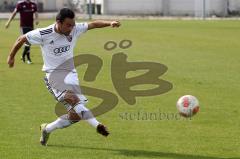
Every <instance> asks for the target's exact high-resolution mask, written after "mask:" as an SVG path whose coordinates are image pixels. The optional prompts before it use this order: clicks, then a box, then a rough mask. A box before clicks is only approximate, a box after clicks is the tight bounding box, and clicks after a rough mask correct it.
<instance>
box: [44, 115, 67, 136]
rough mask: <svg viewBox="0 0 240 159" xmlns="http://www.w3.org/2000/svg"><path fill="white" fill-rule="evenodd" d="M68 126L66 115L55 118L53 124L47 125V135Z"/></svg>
mask: <svg viewBox="0 0 240 159" xmlns="http://www.w3.org/2000/svg"><path fill="white" fill-rule="evenodd" d="M70 125H71V122H70V121H69V120H68V118H67V114H65V115H63V116H61V117H59V118H57V120H55V121H54V122H52V123H49V124H47V126H46V131H47V133H51V132H52V131H54V130H56V129H62V128H66V127H68V126H70Z"/></svg>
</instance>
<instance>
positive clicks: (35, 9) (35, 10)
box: [34, 3, 38, 12]
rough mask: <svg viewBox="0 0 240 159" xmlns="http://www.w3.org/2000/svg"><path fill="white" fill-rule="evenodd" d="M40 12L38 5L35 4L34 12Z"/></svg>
mask: <svg viewBox="0 0 240 159" xmlns="http://www.w3.org/2000/svg"><path fill="white" fill-rule="evenodd" d="M37 11H38V7H37V4H36V3H34V12H37Z"/></svg>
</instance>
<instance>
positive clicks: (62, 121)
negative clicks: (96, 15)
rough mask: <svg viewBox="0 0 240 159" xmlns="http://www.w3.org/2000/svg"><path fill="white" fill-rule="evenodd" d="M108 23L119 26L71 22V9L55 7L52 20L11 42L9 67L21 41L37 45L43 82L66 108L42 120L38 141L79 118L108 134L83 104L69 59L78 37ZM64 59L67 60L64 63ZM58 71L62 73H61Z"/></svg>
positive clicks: (46, 139)
mask: <svg viewBox="0 0 240 159" xmlns="http://www.w3.org/2000/svg"><path fill="white" fill-rule="evenodd" d="M108 26H111V27H119V26H120V22H118V21H102V20H98V21H93V22H89V23H75V14H74V12H73V11H72V10H70V9H68V8H63V9H61V10H60V11H59V13H58V15H57V17H56V23H55V24H52V25H50V26H48V27H46V28H41V29H35V30H33V31H30V32H28V33H27V34H25V35H22V36H20V37H19V38H18V39H17V41H16V42H15V44H14V45H13V47H12V49H11V51H10V54H9V56H8V61H7V62H8V64H9V67H10V68H12V67H13V66H14V61H15V60H14V57H15V55H16V53H17V52H18V50H19V49H20V48H21V46H22V45H23V44H24V43H25V42H27V43H30V44H32V45H34V44H35V45H40V47H41V51H42V56H43V61H44V65H43V69H42V70H43V71H44V72H46V77H45V83H46V86H47V88H48V90H49V92H50V93H52V94H53V95H54V97H55V99H56V100H57V101H59V102H62V103H63V104H64V106H65V108H66V109H67V111H68V114H65V115H63V116H61V117H59V118H58V119H57V120H55V121H53V122H52V123H44V124H42V125H41V126H40V130H41V137H40V143H41V144H42V145H44V146H46V145H47V141H48V138H49V135H50V133H51V132H53V131H54V130H56V129H61V128H66V127H68V126H70V125H72V124H74V123H76V122H78V121H80V120H81V119H82V120H86V121H87V122H88V123H89V124H90V125H92V126H93V127H95V128H96V130H97V132H98V133H100V134H102V135H103V136H108V134H109V132H108V130H107V128H106V127H105V126H104V125H103V124H101V123H100V122H98V121H97V120H96V118H95V117H93V115H92V114H91V111H89V110H88V109H87V108H86V107H85V103H86V102H87V99H86V98H85V96H84V95H82V93H81V90H80V87H79V81H78V75H77V72H76V69H75V67H74V61H73V57H74V56H73V49H74V47H75V44H76V41H77V40H78V38H79V37H81V36H82V34H83V33H85V32H86V31H87V30H90V29H95V28H103V27H108ZM66 61H67V64H65V63H66ZM62 74H66V76H65V75H64V76H62ZM61 78H64V79H61ZM69 86H70V87H69Z"/></svg>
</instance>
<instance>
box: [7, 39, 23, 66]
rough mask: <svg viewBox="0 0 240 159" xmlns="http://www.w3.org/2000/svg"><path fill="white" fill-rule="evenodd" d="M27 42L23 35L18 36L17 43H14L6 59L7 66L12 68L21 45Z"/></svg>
mask: <svg viewBox="0 0 240 159" xmlns="http://www.w3.org/2000/svg"><path fill="white" fill-rule="evenodd" d="M25 42H27V38H26V36H25V35H22V36H20V37H19V38H18V39H17V41H16V42H15V44H14V45H13V47H12V49H11V51H10V53H9V56H8V59H7V63H8V65H9V67H13V66H14V57H15V55H16V54H17V52H18V50H19V49H20V48H21V47H22V45H23V44H24V43H25Z"/></svg>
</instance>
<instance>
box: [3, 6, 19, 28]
mask: <svg viewBox="0 0 240 159" xmlns="http://www.w3.org/2000/svg"><path fill="white" fill-rule="evenodd" d="M16 14H17V9H16V8H15V10H14V11H13V13H12V15H11V17H10V18H9V19H8V21H7V23H6V24H5V28H6V29H7V28H8V27H9V26H10V23H11V21H12V20H13V18H14V17H15V16H16Z"/></svg>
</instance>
